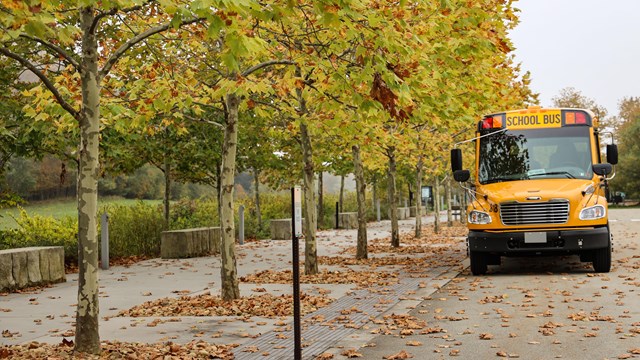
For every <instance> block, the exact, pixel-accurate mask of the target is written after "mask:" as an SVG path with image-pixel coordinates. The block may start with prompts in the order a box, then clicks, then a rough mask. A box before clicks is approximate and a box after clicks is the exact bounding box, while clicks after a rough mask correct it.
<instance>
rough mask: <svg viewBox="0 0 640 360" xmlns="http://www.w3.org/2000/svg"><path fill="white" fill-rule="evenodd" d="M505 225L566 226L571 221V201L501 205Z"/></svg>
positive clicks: (501, 214)
mask: <svg viewBox="0 0 640 360" xmlns="http://www.w3.org/2000/svg"><path fill="white" fill-rule="evenodd" d="M500 218H501V219H502V223H503V224H504V225H532V224H564V223H566V222H567V220H568V219H569V201H568V200H555V201H549V202H536V203H521V202H508V203H502V204H500Z"/></svg>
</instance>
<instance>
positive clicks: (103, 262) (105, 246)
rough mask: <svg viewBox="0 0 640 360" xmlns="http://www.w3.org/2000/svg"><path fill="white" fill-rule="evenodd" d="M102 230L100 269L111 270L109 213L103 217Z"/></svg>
mask: <svg viewBox="0 0 640 360" xmlns="http://www.w3.org/2000/svg"><path fill="white" fill-rule="evenodd" d="M100 228H101V231H100V245H101V247H100V255H101V256H100V268H101V269H102V270H109V215H107V213H104V214H102V216H101V227H100Z"/></svg>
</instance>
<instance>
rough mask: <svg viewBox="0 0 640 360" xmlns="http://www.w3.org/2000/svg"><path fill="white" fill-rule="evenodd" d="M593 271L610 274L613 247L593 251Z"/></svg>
mask: <svg viewBox="0 0 640 360" xmlns="http://www.w3.org/2000/svg"><path fill="white" fill-rule="evenodd" d="M593 270H595V272H597V273H608V272H609V271H610V270H611V245H609V246H607V247H606V248H602V249H597V250H594V251H593Z"/></svg>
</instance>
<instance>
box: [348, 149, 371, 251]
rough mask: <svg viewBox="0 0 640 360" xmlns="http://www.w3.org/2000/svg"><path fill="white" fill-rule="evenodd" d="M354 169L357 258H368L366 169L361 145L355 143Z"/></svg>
mask: <svg viewBox="0 0 640 360" xmlns="http://www.w3.org/2000/svg"><path fill="white" fill-rule="evenodd" d="M351 150H352V152H353V170H354V174H355V177H356V197H357V199H358V243H357V244H358V245H357V249H356V259H366V258H367V257H368V254H367V203H366V197H365V186H366V184H365V182H364V171H363V169H362V159H360V147H359V146H358V145H353V146H352V147H351Z"/></svg>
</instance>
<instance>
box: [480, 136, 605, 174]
mask: <svg viewBox="0 0 640 360" xmlns="http://www.w3.org/2000/svg"><path fill="white" fill-rule="evenodd" d="M489 131H494V130H489ZM591 164H592V159H591V144H590V136H589V128H588V127H586V126H579V127H562V128H549V129H544V128H543V129H529V130H505V131H500V130H499V131H495V133H494V134H492V135H488V136H485V137H482V138H480V159H479V163H478V180H479V181H480V183H481V184H489V183H494V182H501V181H513V180H528V179H553V178H556V179H591V178H592V177H593V172H592V170H591Z"/></svg>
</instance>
